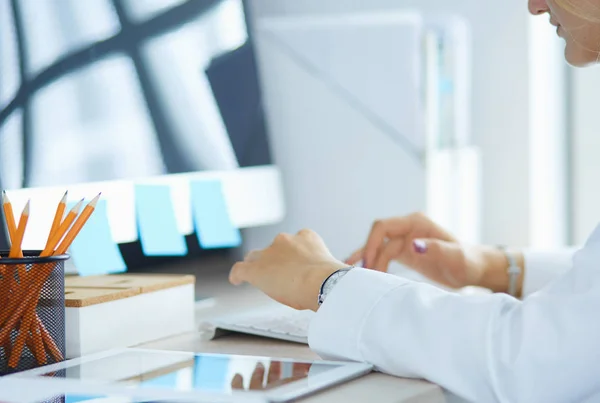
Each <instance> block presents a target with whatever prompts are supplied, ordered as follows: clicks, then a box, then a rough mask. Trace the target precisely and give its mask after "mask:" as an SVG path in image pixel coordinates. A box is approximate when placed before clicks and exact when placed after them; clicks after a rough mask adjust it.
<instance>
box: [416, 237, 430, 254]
mask: <svg viewBox="0 0 600 403" xmlns="http://www.w3.org/2000/svg"><path fill="white" fill-rule="evenodd" d="M413 246H414V248H415V252H417V253H425V252H427V244H426V243H425V241H422V240H420V239H415V240H414V241H413Z"/></svg>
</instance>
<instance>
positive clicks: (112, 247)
mask: <svg viewBox="0 0 600 403" xmlns="http://www.w3.org/2000/svg"><path fill="white" fill-rule="evenodd" d="M75 204H76V203H69V209H70V208H72V207H73V206H74V205H75ZM69 253H70V254H71V257H72V258H73V260H74V261H75V266H76V267H77V271H78V272H79V274H80V275H81V276H91V275H101V274H110V273H122V272H124V271H126V270H127V266H126V265H125V261H124V260H123V256H122V255H121V251H120V250H119V246H118V245H117V244H116V243H115V241H114V240H113V238H112V234H111V232H110V224H109V222H108V214H107V210H106V201H105V200H100V201H99V202H98V204H97V205H96V209H95V211H94V213H93V214H92V215H91V216H90V218H89V220H88V221H87V223H86V224H85V226H84V227H83V229H82V230H81V232H80V233H79V235H78V236H77V238H75V241H73V244H72V245H71V248H69Z"/></svg>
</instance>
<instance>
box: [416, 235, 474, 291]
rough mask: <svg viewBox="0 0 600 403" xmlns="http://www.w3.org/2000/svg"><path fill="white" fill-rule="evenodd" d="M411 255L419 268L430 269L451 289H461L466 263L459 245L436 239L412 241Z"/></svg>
mask: <svg viewBox="0 0 600 403" xmlns="http://www.w3.org/2000/svg"><path fill="white" fill-rule="evenodd" d="M413 254H414V256H415V258H416V259H419V260H420V261H421V262H423V263H422V264H421V266H424V267H430V268H431V269H433V270H435V272H436V273H437V274H438V275H440V276H441V278H442V279H444V280H445V284H447V285H449V286H451V287H462V286H463V285H464V284H463V283H464V282H465V280H466V279H465V278H463V277H464V274H465V273H466V261H465V256H464V252H463V250H462V247H461V245H460V244H457V243H453V242H445V241H440V240H437V239H415V240H413Z"/></svg>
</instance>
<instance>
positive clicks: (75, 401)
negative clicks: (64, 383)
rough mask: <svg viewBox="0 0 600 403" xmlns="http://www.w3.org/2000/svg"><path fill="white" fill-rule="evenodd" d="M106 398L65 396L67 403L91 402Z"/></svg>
mask: <svg viewBox="0 0 600 403" xmlns="http://www.w3.org/2000/svg"><path fill="white" fill-rule="evenodd" d="M105 397H106V396H93V395H89V396H85V395H65V403H83V402H88V401H90V400H97V399H102V398H105Z"/></svg>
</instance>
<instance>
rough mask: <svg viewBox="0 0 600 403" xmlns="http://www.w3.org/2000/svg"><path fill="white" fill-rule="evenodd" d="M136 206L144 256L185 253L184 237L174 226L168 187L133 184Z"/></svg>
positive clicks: (175, 224)
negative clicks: (134, 185)
mask: <svg viewBox="0 0 600 403" xmlns="http://www.w3.org/2000/svg"><path fill="white" fill-rule="evenodd" d="M135 206H136V215H137V222H138V230H139V234H140V241H141V243H142V249H143V251H144V254H145V255H146V256H185V255H187V252H188V250H187V245H186V244H185V238H184V237H183V235H182V234H181V233H180V232H179V229H178V228H177V219H176V218H175V209H174V208H173V202H172V200H171V189H170V188H169V187H168V186H160V185H136V187H135Z"/></svg>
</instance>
